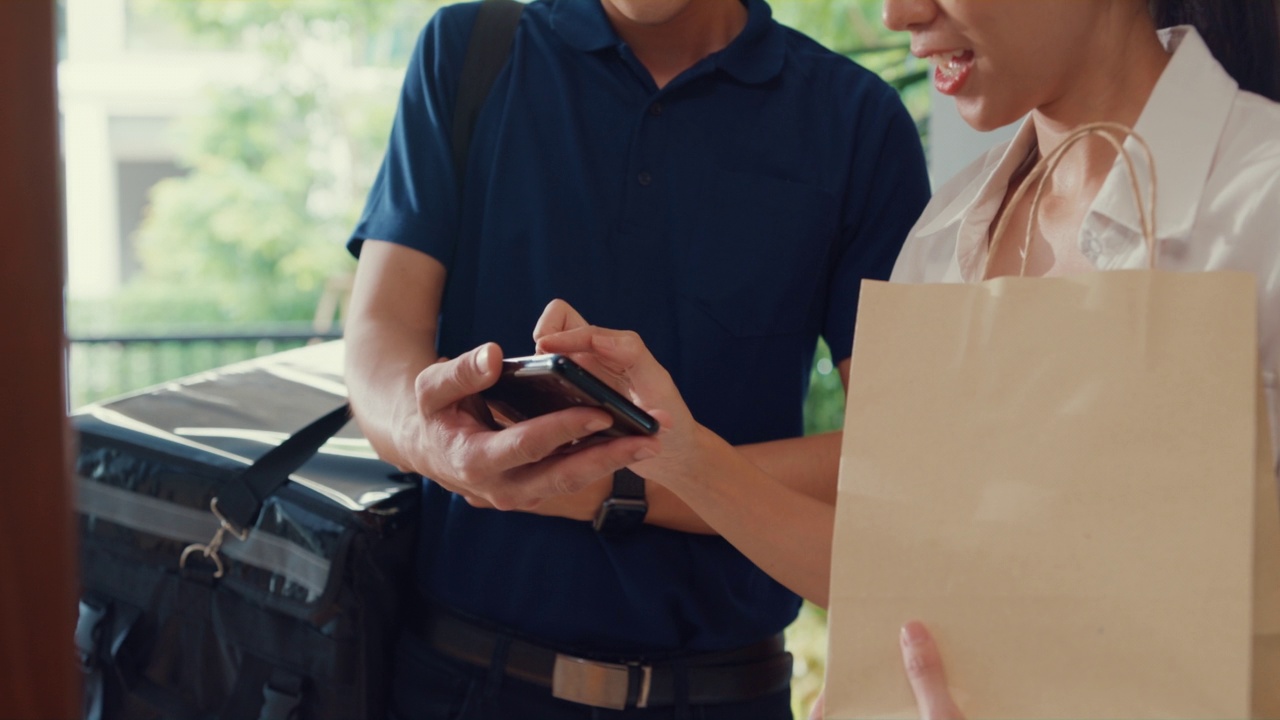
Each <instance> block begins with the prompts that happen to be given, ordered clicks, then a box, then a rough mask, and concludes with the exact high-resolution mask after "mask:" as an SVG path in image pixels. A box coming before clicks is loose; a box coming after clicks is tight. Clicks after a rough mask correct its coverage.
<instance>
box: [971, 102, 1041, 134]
mask: <svg viewBox="0 0 1280 720" xmlns="http://www.w3.org/2000/svg"><path fill="white" fill-rule="evenodd" d="M956 111H957V112H959V113H960V117H961V119H963V120H964V121H965V124H967V125H968V126H969V127H971V128H973V129H974V130H977V131H978V132H991V131H992V130H999V129H1000V128H1002V127H1004V126H1006V125H1011V124H1013V123H1015V122H1017V121H1019V120H1021V119H1022V118H1023V116H1024V115H1025V113H1013V112H1007V111H1000V110H999V109H997V108H992V107H990V106H989V105H987V104H985V103H983V102H982V101H981V100H973V99H968V98H956Z"/></svg>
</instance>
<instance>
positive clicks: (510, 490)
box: [405, 343, 656, 510]
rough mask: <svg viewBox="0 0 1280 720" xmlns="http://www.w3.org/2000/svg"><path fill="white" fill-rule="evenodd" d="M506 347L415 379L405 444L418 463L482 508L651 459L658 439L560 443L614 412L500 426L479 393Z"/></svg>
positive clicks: (508, 506) (573, 410)
mask: <svg viewBox="0 0 1280 720" xmlns="http://www.w3.org/2000/svg"><path fill="white" fill-rule="evenodd" d="M501 365H502V351H501V349H500V348H499V347H498V346H497V345H496V344H493V343H489V344H486V345H482V346H480V347H478V348H476V349H474V350H471V351H469V352H467V353H465V354H463V355H461V356H460V357H457V358H453V359H448V360H441V361H440V362H437V363H435V364H433V365H431V366H429V367H427V368H425V369H423V370H422V372H420V373H419V374H418V376H417V379H416V382H415V388H414V391H415V395H416V396H417V398H416V399H417V412H418V415H419V417H420V420H421V422H420V423H415V424H414V425H416V428H415V429H414V430H413V431H412V432H411V433H410V437H409V438H406V439H405V442H406V443H407V444H409V445H411V446H412V448H411V451H410V452H409V453H407V455H409V456H411V457H414V458H418V459H419V460H420V461H419V462H417V463H415V467H414V468H413V469H414V470H415V471H417V472H420V473H421V474H423V475H425V476H426V477H428V478H431V479H432V480H434V481H436V482H437V483H439V484H440V485H442V486H444V487H445V488H447V489H449V490H451V491H453V492H456V493H458V494H459V495H462V496H463V497H465V498H467V500H468V501H469V502H471V503H472V504H474V505H478V506H492V507H495V508H498V509H500V510H513V509H528V508H531V507H533V506H535V505H536V504H537V503H538V502H539V501H540V500H541V499H543V498H546V497H551V496H555V495H560V494H565V493H572V492H576V491H578V490H580V489H581V488H583V487H585V486H586V485H588V484H590V483H592V482H595V481H597V480H599V479H600V478H602V477H608V476H609V475H611V474H612V473H613V472H614V471H615V470H617V469H619V468H622V467H626V466H627V465H631V464H633V463H635V462H637V461H638V460H641V459H644V458H646V457H651V456H652V455H653V454H654V452H655V451H656V443H655V442H654V441H653V440H652V439H650V438H647V437H644V436H627V437H619V438H617V439H615V440H613V441H612V442H607V443H597V444H593V445H592V446H591V447H584V448H583V449H582V450H581V451H579V452H574V453H569V454H565V453H562V452H559V450H560V448H562V447H563V446H565V445H567V444H571V443H574V442H575V441H577V440H580V439H581V438H584V437H587V436H590V435H592V434H594V433H597V432H599V431H601V430H604V429H606V428H608V427H611V426H612V424H613V422H612V420H613V419H612V417H611V416H610V415H609V414H608V413H606V412H605V411H603V410H600V409H598V408H595V407H585V406H577V407H570V408H567V409H565V410H562V411H558V412H553V413H550V414H546V415H541V416H538V417H531V418H529V419H528V420H527V421H524V422H519V423H515V424H512V425H510V426H508V427H505V428H501V429H494V427H493V426H492V425H491V418H490V416H489V414H488V411H487V409H486V408H485V407H484V404H483V403H482V402H480V400H479V398H478V397H477V396H478V395H479V394H480V393H481V392H483V391H485V390H487V389H489V388H490V387H492V386H493V385H494V384H496V383H497V382H498V379H499V377H500V375H501Z"/></svg>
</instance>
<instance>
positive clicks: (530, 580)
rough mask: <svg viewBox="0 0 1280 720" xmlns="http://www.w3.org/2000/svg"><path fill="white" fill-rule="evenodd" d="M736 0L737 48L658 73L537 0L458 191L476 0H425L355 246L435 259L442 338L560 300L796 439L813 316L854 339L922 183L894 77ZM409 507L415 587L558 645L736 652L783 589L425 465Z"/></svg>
mask: <svg viewBox="0 0 1280 720" xmlns="http://www.w3.org/2000/svg"><path fill="white" fill-rule="evenodd" d="M746 5H747V7H748V10H749V13H748V14H749V18H748V22H747V25H746V27H745V29H744V30H743V31H742V32H741V33H740V34H739V36H738V37H737V38H736V39H735V40H734V41H733V42H732V43H731V44H730V45H729V47H727V48H725V49H724V50H722V51H721V52H718V53H716V54H714V55H712V56H710V57H708V58H706V59H704V60H703V61H701V62H699V63H698V64H697V65H695V66H694V67H692V68H690V69H689V70H687V71H686V72H685V73H683V74H682V75H681V76H679V77H677V78H675V79H674V80H673V81H672V82H670V83H669V84H668V85H667V86H666V87H664V88H662V89H659V88H658V87H657V86H656V85H655V84H654V82H653V80H652V79H651V77H650V76H649V74H648V72H647V71H646V70H645V68H644V67H643V66H642V65H641V64H640V62H639V61H638V60H637V59H636V57H635V55H634V54H633V53H632V51H631V49H630V48H629V47H628V46H627V45H626V44H625V43H623V42H622V41H621V40H620V39H619V38H618V36H617V34H616V33H615V32H614V31H613V29H612V27H611V26H610V25H609V23H608V21H607V19H606V16H605V14H604V11H603V9H602V7H601V6H600V3H599V1H598V0H539V1H538V2H534V3H531V4H530V5H528V6H527V8H526V9H525V12H524V15H523V17H522V19H521V24H520V27H519V30H518V32H517V35H516V39H515V44H514V48H513V54H512V58H511V61H510V63H509V64H508V66H507V67H506V68H505V69H504V70H503V72H502V73H501V75H499V77H498V79H497V81H496V83H495V85H494V88H493V91H492V93H491V95H490V96H489V98H488V100H487V103H486V105H485V106H484V108H483V110H482V111H481V113H480V116H479V119H478V121H477V125H476V128H475V133H474V136H473V146H472V149H471V155H470V158H469V164H468V166H467V171H466V174H465V188H462V189H461V190H460V188H459V187H458V185H457V182H456V178H455V173H454V170H453V168H452V160H451V155H450V149H449V138H450V124H451V120H452V117H453V99H454V96H455V94H456V91H457V78H458V74H459V71H460V66H461V62H462V57H463V55H464V52H465V46H466V41H467V38H468V35H469V32H470V28H471V25H472V23H473V22H474V18H475V15H476V10H477V5H476V4H474V3H467V4H463V5H455V6H450V7H446V8H443V9H441V10H440V11H439V12H438V13H437V14H436V16H435V18H434V19H433V20H432V21H431V22H430V23H429V24H428V25H427V27H426V29H425V30H424V32H423V34H422V36H421V38H420V40H419V43H418V45H417V48H416V50H415V52H414V54H413V58H412V60H411V63H410V66H409V69H408V73H407V76H406V78H405V82H404V88H403V94H402V97H401V102H400V108H399V112H398V115H397V118H396V122H395V126H394V129H393V132H392V136H391V141H390V147H389V149H388V151H387V154H386V158H385V160H384V163H383V166H382V169H381V171H380V172H379V174H378V177H377V180H376V181H375V183H374V186H373V189H372V191H371V193H370V196H369V200H368V204H367V206H366V208H365V212H364V216H363V218H362V219H361V220H360V223H359V225H358V227H357V228H356V230H355V232H354V234H353V236H352V238H351V240H350V241H349V247H350V249H351V250H352V252H354V253H357V254H358V252H359V248H360V243H361V241H362V240H363V239H365V238H374V239H379V240H386V241H390V242H394V243H399V244H403V245H405V246H408V247H411V248H414V249H417V250H420V251H422V252H424V253H428V254H430V255H431V256H433V257H435V258H437V259H438V260H440V262H442V263H443V264H444V265H445V266H446V267H447V268H448V281H447V285H446V288H445V293H444V301H443V311H442V316H441V322H440V331H439V333H440V334H439V337H438V348H439V351H440V352H441V353H442V354H445V355H451V356H455V355H457V354H459V353H461V352H464V351H466V350H468V349H470V348H473V347H475V346H477V345H479V344H481V343H484V342H487V341H496V342H498V343H499V344H500V345H501V346H502V348H503V350H504V351H505V352H506V353H507V354H508V355H520V354H527V353H530V352H532V351H533V342H532V339H531V333H532V331H533V326H534V323H535V321H536V320H537V318H538V316H539V314H540V313H541V312H542V309H543V307H544V306H545V305H546V303H547V302H548V301H550V300H551V299H553V298H557V297H558V298H564V299H566V300H568V301H569V302H570V303H572V304H573V305H574V306H575V307H576V308H578V309H579V310H580V311H581V312H582V313H583V314H584V315H585V316H586V317H587V319H588V320H589V321H591V322H593V323H595V324H598V325H602V326H606V327H614V328H627V329H631V330H635V331H637V332H639V333H640V334H641V336H643V337H644V339H645V341H646V343H647V344H648V346H649V347H650V348H651V350H652V351H653V352H654V354H655V355H656V356H657V358H658V360H659V361H661V362H662V363H663V364H664V365H665V366H666V367H667V368H668V370H670V371H671V374H672V376H673V377H674V378H675V381H676V383H677V384H678V385H679V388H680V391H681V392H682V393H683V395H684V398H685V400H686V401H687V402H688V404H689V407H690V408H691V409H692V411H693V414H694V416H695V417H697V418H698V419H699V421H701V422H702V423H703V424H704V425H706V426H708V427H709V428H711V429H712V430H714V431H715V432H717V433H719V434H720V435H721V436H723V437H724V438H726V439H727V440H729V441H730V442H732V443H735V444H740V443H752V442H759V441H764V440H773V439H777V438H785V437H792V436H796V435H799V434H801V432H802V421H801V412H802V404H803V398H804V396H805V392H806V390H807V383H808V377H809V370H810V367H811V363H812V361H813V354H814V349H815V344H816V341H817V339H818V337H819V335H821V336H822V337H824V338H825V339H826V341H827V342H828V344H829V345H830V346H831V348H832V351H833V353H834V355H835V359H836V360H837V361H840V360H843V359H844V358H846V357H848V355H849V354H850V348H851V344H852V337H853V335H852V334H853V324H854V317H855V314H856V312H857V301H858V286H859V283H860V282H861V280H862V279H863V278H878V279H885V278H887V277H888V276H889V272H890V270H891V268H892V265H893V261H894V258H895V257H896V256H897V253H898V250H899V248H900V246H901V243H902V240H903V238H904V237H905V236H906V233H907V231H908V230H909V229H910V227H911V225H912V224H913V223H914V221H915V219H916V217H917V216H918V215H919V213H920V211H921V210H922V209H923V207H924V204H925V201H926V200H927V197H928V181H927V177H926V173H925V165H924V158H923V154H922V152H921V148H920V143H919V140H918V138H917V135H916V129H915V125H914V123H913V122H912V120H911V118H910V117H909V116H908V114H907V112H906V111H905V109H904V108H903V106H902V104H901V102H900V101H899V99H898V97H897V95H896V93H895V92H894V91H893V90H892V89H891V88H890V87H888V86H887V85H886V84H885V83H884V82H882V81H881V80H880V79H879V78H877V77H876V76H875V75H873V74H872V73H870V72H868V71H866V70H864V69H863V68H861V67H859V66H857V65H855V64H854V63H853V62H851V61H850V60H848V59H846V58H843V57H840V56H837V55H835V54H833V53H831V52H829V51H827V50H826V49H824V48H822V47H821V46H819V45H818V44H817V43H815V42H813V41H812V40H810V39H808V38H806V37H805V36H803V35H801V34H800V33H797V32H795V31H793V30H790V29H788V28H785V27H783V26H781V25H778V24H777V23H776V22H774V21H773V20H772V18H771V12H770V9H769V7H768V5H767V4H766V3H765V2H764V1H763V0H747V2H746ZM424 503H425V508H424V510H425V513H424V521H423V528H422V545H421V548H420V549H421V553H420V558H419V560H420V565H419V577H418V582H419V585H420V587H421V589H422V590H423V592H425V593H426V594H428V595H429V596H431V597H433V598H435V599H437V600H438V601H440V602H443V603H445V604H447V605H450V606H453V607H455V608H457V609H460V610H462V611H465V612H467V613H471V614H473V615H477V616H480V617H483V618H486V619H488V620H490V621H493V622H496V623H499V624H502V625H505V626H507V627H509V628H511V629H513V630H515V631H517V632H519V633H522V634H525V635H529V636H532V637H535V638H540V639H542V640H544V641H548V642H551V643H555V644H558V645H560V646H563V647H565V648H569V649H578V650H581V651H585V652H613V651H616V652H637V651H655V650H670V649H677V648H682V649H689V650H714V649H723V648H728V647H735V646H739V645H743V644H745V643H749V642H753V641H755V640H758V639H760V638H762V637H764V636H767V635H769V634H771V633H774V632H777V631H779V630H780V629H782V628H783V627H785V626H786V625H787V624H788V623H789V622H790V621H791V620H792V619H794V617H795V614H796V611H797V609H798V607H799V599H798V598H797V597H796V596H795V595H794V594H792V593H791V592H789V591H787V590H786V589H784V588H783V587H782V586H780V585H778V584H777V583H776V582H774V581H773V580H772V579H771V578H769V577H768V576H766V575H765V574H764V573H762V572H761V571H760V570H758V569H757V568H756V567H755V566H754V565H752V564H751V563H750V562H749V561H748V560H746V558H744V557H743V556H742V555H741V554H739V553H738V552H737V551H736V550H735V549H734V548H733V547H732V546H730V545H729V544H728V543H727V542H726V541H724V540H723V539H720V538H718V537H713V536H700V535H690V534H685V533H680V532H674V531H670V530H665V529H662V528H657V527H651V526H646V527H644V528H643V529H642V530H641V531H640V532H639V533H638V534H636V535H634V536H631V537H629V538H626V539H622V540H610V539H606V538H602V537H599V536H598V535H597V534H596V533H594V532H593V531H592V529H591V527H590V525H589V524H587V523H583V522H578V521H571V520H565V519H559V518H546V517H540V516H535V515H528V514H522V513H516V512H512V513H502V512H497V511H493V510H478V509H475V508H472V507H471V506H469V505H467V503H466V502H464V501H462V500H461V499H460V498H457V497H454V496H452V495H450V494H449V493H448V492H446V491H444V490H442V489H441V488H439V487H438V486H435V485H433V484H431V483H427V492H426V494H425V500H424Z"/></svg>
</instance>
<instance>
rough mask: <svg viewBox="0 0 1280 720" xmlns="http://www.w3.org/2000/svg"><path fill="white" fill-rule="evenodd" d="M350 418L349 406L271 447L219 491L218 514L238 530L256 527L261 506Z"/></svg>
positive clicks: (333, 412) (336, 410) (331, 413)
mask: <svg viewBox="0 0 1280 720" xmlns="http://www.w3.org/2000/svg"><path fill="white" fill-rule="evenodd" d="M350 419H351V412H350V408H349V406H348V405H347V404H346V403H343V404H342V406H341V407H339V408H337V409H335V410H334V411H332V412H330V413H329V414H327V415H325V416H324V417H321V418H320V419H318V420H315V421H313V422H312V423H311V424H310V425H308V426H306V427H304V428H302V429H301V430H299V431H298V432H296V433H294V434H293V435H291V436H290V437H289V438H288V439H287V440H285V441H284V442H282V443H280V444H279V445H277V446H275V447H273V448H271V450H269V451H268V452H267V454H266V455H263V456H262V457H260V458H258V460H257V462H255V463H253V464H252V465H250V466H249V467H247V468H245V469H244V472H242V473H240V474H239V475H238V476H236V478H235V479H234V480H232V481H231V482H229V483H227V484H226V485H225V486H224V487H223V488H222V489H221V490H219V491H218V497H217V501H218V511H219V512H221V513H222V516H223V517H225V518H226V519H227V520H230V521H231V523H232V524H233V525H235V526H236V528H238V529H242V530H246V529H248V528H251V527H253V524H254V522H255V521H257V519H258V512H259V511H260V510H262V503H263V501H265V500H266V499H267V498H269V497H271V495H272V493H274V492H275V491H276V490H278V489H280V486H281V485H284V484H285V483H286V482H288V481H289V476H290V475H291V474H293V472H294V471H296V470H297V469H298V468H300V467H302V465H303V464H304V463H306V462H307V461H308V460H310V459H311V457H312V456H313V455H315V454H316V452H317V451H318V450H319V449H320V447H321V446H322V445H324V444H325V443H326V442H328V440H329V438H331V437H333V436H334V435H335V434H336V433H337V432H338V431H339V430H341V429H342V427H343V426H344V425H346V424H347V421H348V420H350Z"/></svg>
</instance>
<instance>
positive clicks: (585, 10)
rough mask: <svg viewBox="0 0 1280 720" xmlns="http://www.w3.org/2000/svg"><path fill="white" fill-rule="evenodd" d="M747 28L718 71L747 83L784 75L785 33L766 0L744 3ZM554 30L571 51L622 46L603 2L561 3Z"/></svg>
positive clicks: (718, 58)
mask: <svg viewBox="0 0 1280 720" xmlns="http://www.w3.org/2000/svg"><path fill="white" fill-rule="evenodd" d="M743 4H745V5H746V6H747V24H746V25H745V26H744V27H743V28H742V32H740V33H738V36H737V37H735V38H734V39H733V42H731V43H729V46H728V47H726V48H725V49H724V50H721V51H720V52H718V53H716V54H715V55H713V56H712V59H713V60H714V62H715V64H716V67H718V68H720V69H722V70H724V71H725V72H726V73H728V74H729V75H730V76H732V77H733V78H735V79H737V80H739V81H740V82H744V83H750V84H755V83H762V82H765V81H768V80H771V79H773V78H774V77H775V76H776V75H777V74H778V73H779V72H781V71H782V65H783V61H784V59H785V56H786V35H785V31H784V30H783V28H782V27H781V26H779V25H778V24H777V23H775V22H773V10H772V9H770V7H769V4H768V3H767V2H765V0H743ZM551 27H552V28H553V29H554V30H555V31H556V32H557V33H558V34H559V35H560V37H561V38H562V39H564V41H565V42H567V43H568V44H569V45H570V46H571V47H574V48H577V49H578V50H581V51H583V52H595V51H597V50H604V49H606V48H610V47H616V46H618V45H620V44H621V43H622V40H621V38H619V37H618V33H617V32H615V31H614V29H613V26H612V25H610V24H609V17H608V16H607V15H605V12H604V7H603V6H601V4H600V0H560V1H559V2H557V3H556V4H555V6H554V7H553V9H552V12H551Z"/></svg>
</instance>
